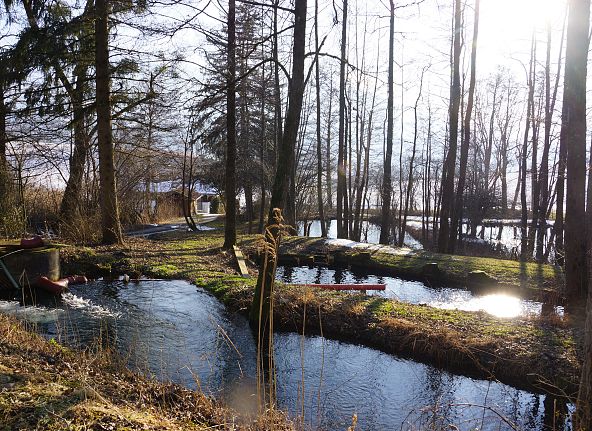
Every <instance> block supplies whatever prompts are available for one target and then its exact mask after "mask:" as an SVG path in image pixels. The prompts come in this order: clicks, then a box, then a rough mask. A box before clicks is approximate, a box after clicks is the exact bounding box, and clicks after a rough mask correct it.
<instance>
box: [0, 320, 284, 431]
mask: <svg viewBox="0 0 592 431" xmlns="http://www.w3.org/2000/svg"><path fill="white" fill-rule="evenodd" d="M33 429H43V430H56V431H58V430H60V431H62V430H140V429H141V430H162V431H165V430H171V431H173V430H210V429H217V430H218V429H221V430H235V429H245V430H264V429H273V430H288V429H292V428H291V426H290V424H289V423H288V422H287V421H286V420H285V418H284V417H283V416H282V415H281V414H280V413H272V414H271V413H270V414H268V415H267V416H265V417H261V418H258V419H257V420H256V421H254V422H252V423H241V422H239V421H238V420H237V417H236V415H235V414H234V413H233V412H232V411H230V410H228V409H226V408H225V407H223V406H221V405H219V404H217V403H216V402H215V401H214V400H212V399H211V398H208V397H206V396H204V395H203V394H200V393H197V392H194V391H190V390H188V389H185V388H183V387H180V386H178V385H174V384H167V383H159V382H156V381H154V380H151V379H148V378H145V377H142V376H139V375H137V374H134V373H132V372H131V371H129V370H128V369H127V368H126V367H125V366H124V364H122V363H121V361H120V360H119V359H118V357H117V356H114V355H113V354H110V353H109V352H107V351H95V352H90V351H88V352H74V351H71V350H69V349H66V348H64V347H62V346H61V345H59V344H57V343H55V342H53V341H49V342H48V341H46V340H44V339H42V338H41V337H40V336H38V335H36V334H34V333H32V332H30V331H28V330H26V328H24V327H23V325H22V324H21V323H19V322H17V321H16V320H14V319H12V318H9V317H7V316H2V315H0V430H7V431H8V430H11V431H12V430H33Z"/></svg>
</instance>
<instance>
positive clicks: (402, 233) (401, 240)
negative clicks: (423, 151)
mask: <svg viewBox="0 0 592 431" xmlns="http://www.w3.org/2000/svg"><path fill="white" fill-rule="evenodd" d="M477 1H479V0H477ZM424 73H425V69H424V70H422V71H421V78H420V79H419V92H418V94H417V99H415V105H414V106H413V118H414V127H413V148H412V149H411V160H410V161H409V175H408V177H407V190H406V192H405V209H404V211H403V217H402V219H403V220H402V221H401V229H400V230H399V247H403V244H404V242H405V231H406V230H407V216H408V214H409V202H410V200H411V192H412V190H413V181H414V179H413V168H414V163H415V153H416V152H417V126H418V120H417V106H418V105H419V100H420V99H421V91H422V89H423V75H424ZM428 127H429V126H428Z"/></svg>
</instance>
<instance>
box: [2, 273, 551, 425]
mask: <svg viewBox="0 0 592 431" xmlns="http://www.w3.org/2000/svg"><path fill="white" fill-rule="evenodd" d="M342 276H343V277H347V272H346V271H342ZM71 293H72V295H74V296H76V297H77V298H80V300H78V301H77V302H76V303H77V304H79V305H77V306H76V307H73V306H72V303H73V302H72V301H73V300H72V298H71V299H70V300H68V301H64V302H59V303H57V304H55V305H54V304H46V305H45V306H42V305H39V304H38V305H37V306H36V308H35V309H32V308H31V309H30V310H31V311H30V312H28V313H33V314H34V313H36V312H37V311H38V310H41V312H43V313H46V312H48V311H53V310H59V312H57V313H55V320H54V321H51V322H46V321H43V322H39V323H38V325H37V326H38V329H39V330H40V331H41V332H43V333H44V334H46V335H47V336H53V337H58V338H60V339H61V340H64V341H67V342H69V343H72V344H77V345H83V346H84V345H89V344H90V343H93V342H94V341H93V340H94V339H95V338H96V337H97V336H98V335H99V334H101V333H104V331H105V328H107V330H108V331H109V334H110V337H109V338H110V339H111V340H112V341H113V342H114V343H116V346H117V347H118V349H119V351H120V352H121V353H122V354H123V355H125V357H126V358H127V359H128V361H129V364H130V365H131V366H133V367H135V368H136V369H138V370H141V371H144V372H146V373H149V374H153V375H156V376H157V377H159V378H167V379H172V380H173V381H175V382H178V383H181V384H183V385H186V386H188V387H190V388H196V387H200V388H201V389H202V390H204V391H206V392H208V393H210V394H213V395H216V396H218V397H220V398H221V399H223V400H224V401H225V402H227V403H229V404H231V405H232V406H234V407H235V408H237V409H239V410H240V411H242V412H245V413H248V412H252V411H253V410H254V408H255V407H254V404H253V399H254V398H256V396H255V395H254V394H255V385H254V376H255V370H256V364H255V358H256V356H255V342H254V339H253V335H252V333H251V331H250V329H249V327H248V324H247V321H246V319H244V318H243V317H242V316H238V315H235V314H231V313H228V312H226V310H225V309H224V307H223V306H222V305H221V304H220V303H219V302H218V301H217V300H216V299H215V298H213V297H212V296H211V295H209V294H207V293H206V292H204V291H203V290H202V289H199V288H196V287H195V286H192V285H190V284H189V283H185V282H179V281H176V282H143V283H139V284H137V285H134V284H129V285H124V284H121V283H114V284H108V283H102V282H97V283H93V284H89V285H87V286H77V287H76V288H73V289H72V291H71ZM4 303H6V301H5V302H4ZM1 304H3V303H0V305H1ZM80 304H82V305H80ZM11 307H13V308H14V307H18V303H16V304H14V302H13V303H11V305H10V306H9V307H6V306H5V307H4V308H5V309H7V308H11ZM96 307H99V308H100V309H101V310H106V311H108V312H109V313H96V312H95V311H96V310H97V309H98V308H96ZM36 310H37V311H36ZM22 315H23V314H21V316H22ZM28 315H29V314H27V316H28ZM222 331H224V334H225V335H224V334H223V333H222ZM228 340H232V343H230V342H229V341H228ZM275 341H276V363H277V380H278V403H279V406H280V407H282V408H285V409H287V410H288V411H289V412H290V413H291V414H292V415H293V416H298V415H300V412H301V411H302V410H304V418H303V419H304V422H305V424H306V426H307V427H310V428H313V429H314V428H317V427H318V429H323V430H338V429H339V430H343V429H346V428H347V427H348V426H349V425H351V416H352V414H353V413H357V415H358V418H359V422H358V427H357V428H356V429H358V430H391V429H417V428H427V427H429V426H430V425H432V424H442V425H446V426H447V425H448V424H456V425H458V426H459V427H460V428H461V429H474V428H479V429H482V430H509V429H512V428H511V427H510V426H508V424H507V423H506V422H504V421H502V420H500V418H499V417H498V416H497V414H494V413H492V412H494V411H495V412H499V414H501V415H503V417H504V418H507V420H509V421H511V422H512V423H516V424H518V426H519V427H520V429H529V430H542V429H543V426H544V424H545V421H547V417H549V415H552V413H547V412H546V411H544V409H545V408H547V407H548V406H549V402H547V401H546V399H545V397H544V396H543V395H538V394H531V393H528V392H525V391H521V390H518V389H515V388H512V387H510V386H506V385H502V384H499V383H495V382H488V381H483V380H474V379H470V378H467V377H463V376H458V375H454V374H451V373H448V372H445V371H442V370H439V369H437V368H434V367H431V366H428V365H424V364H419V363H415V362H413V361H409V360H402V359H398V358H396V357H393V356H391V355H387V354H385V353H382V352H379V351H376V350H373V349H369V348H365V347H361V346H357V345H351V344H344V343H340V342H336V341H331V340H326V339H323V338H320V337H306V338H304V339H303V338H302V337H300V336H299V335H297V334H277V335H276V337H275ZM301 358H302V360H301ZM303 376H304V377H303ZM482 405H485V406H487V408H488V409H491V410H488V409H485V410H484V409H483V408H481V407H478V406H482ZM559 419H560V420H561V419H562V418H559Z"/></svg>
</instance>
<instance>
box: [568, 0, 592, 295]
mask: <svg viewBox="0 0 592 431" xmlns="http://www.w3.org/2000/svg"><path fill="white" fill-rule="evenodd" d="M589 17H590V0H572V1H571V2H570V3H569V18H568V23H567V45H566V58H565V88H564V92H563V103H564V105H565V114H566V115H565V118H563V120H562V121H565V122H566V143H567V196H566V197H567V202H566V203H567V205H566V215H565V276H566V287H567V297H568V305H575V304H576V303H577V302H578V301H580V300H581V299H582V298H585V297H586V293H587V276H588V274H587V272H586V268H587V262H586V235H585V234H583V230H585V226H582V220H586V210H585V205H586V72H587V60H588V26H589Z"/></svg>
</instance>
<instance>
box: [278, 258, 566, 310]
mask: <svg viewBox="0 0 592 431" xmlns="http://www.w3.org/2000/svg"><path fill="white" fill-rule="evenodd" d="M276 277H277V279H278V280H280V281H282V282H284V283H302V284H312V283H316V284H318V283H335V284H344V283H350V284H352V283H368V284H383V283H384V284H386V290H385V291H383V292H381V291H368V294H369V295H379V296H385V297H387V298H393V299H397V300H400V301H404V302H409V303H412V304H427V305H429V306H432V307H437V308H445V309H451V310H453V309H458V310H464V311H485V312H487V313H489V314H492V315H494V316H497V317H508V318H510V317H518V316H526V315H529V314H533V315H538V314H540V313H541V310H542V304H541V303H540V302H536V301H529V300H525V299H520V298H518V297H515V296H511V295H508V294H501V293H496V294H488V295H477V294H475V293H472V292H471V291H468V290H465V289H455V288H449V287H431V286H428V285H426V284H424V283H422V282H420V281H409V280H403V279H401V278H396V277H387V276H377V275H371V274H367V273H366V272H363V271H356V270H348V269H344V268H340V267H335V268H327V267H321V266H317V267H308V266H298V267H293V266H288V265H284V266H279V267H278V269H277V274H276ZM558 312H561V309H558Z"/></svg>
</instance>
